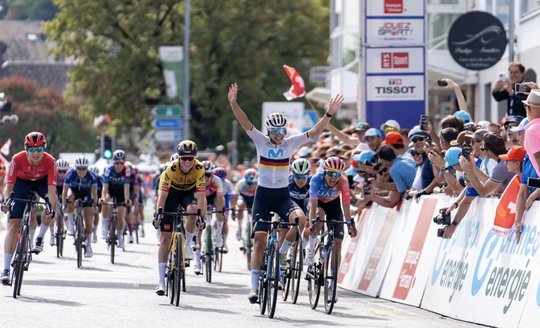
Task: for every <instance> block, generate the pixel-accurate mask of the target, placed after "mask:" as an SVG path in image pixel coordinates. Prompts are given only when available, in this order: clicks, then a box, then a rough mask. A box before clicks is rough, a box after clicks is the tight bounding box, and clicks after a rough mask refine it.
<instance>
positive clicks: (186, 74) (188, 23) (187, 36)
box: [184, 0, 191, 139]
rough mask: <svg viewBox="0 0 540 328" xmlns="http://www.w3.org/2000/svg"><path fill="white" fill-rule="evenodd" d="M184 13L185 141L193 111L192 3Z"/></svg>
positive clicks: (188, 1)
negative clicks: (191, 107) (190, 67)
mask: <svg viewBox="0 0 540 328" xmlns="http://www.w3.org/2000/svg"><path fill="white" fill-rule="evenodd" d="M185 3H186V9H185V13H184V21H185V26H184V139H189V130H190V125H191V124H190V120H191V111H190V108H189V107H190V103H189V89H190V88H189V42H190V40H189V39H190V30H191V1H190V0H185Z"/></svg>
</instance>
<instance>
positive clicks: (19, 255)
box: [6, 192, 52, 298]
mask: <svg viewBox="0 0 540 328" xmlns="http://www.w3.org/2000/svg"><path fill="white" fill-rule="evenodd" d="M13 195H14V193H11V196H10V197H9V198H8V200H7V201H6V204H9V207H10V208H11V207H12V206H13V205H14V204H15V201H20V202H25V203H26V205H25V208H24V214H23V219H22V226H21V230H20V231H19V234H18V235H17V247H16V248H15V249H16V250H15V254H14V256H13V259H12V260H11V266H12V267H13V273H12V274H11V279H10V285H12V286H13V298H17V296H19V295H21V287H22V283H23V276H24V271H28V268H29V266H30V262H31V261H32V251H31V249H30V247H31V245H30V217H31V212H32V208H34V206H37V205H38V204H43V205H45V206H46V210H45V213H46V214H47V215H50V214H51V213H52V210H51V204H50V202H49V199H48V198H47V197H45V198H44V200H45V201H44V202H40V201H38V199H39V195H38V194H37V193H35V192H30V194H29V198H28V199H25V198H14V197H13Z"/></svg>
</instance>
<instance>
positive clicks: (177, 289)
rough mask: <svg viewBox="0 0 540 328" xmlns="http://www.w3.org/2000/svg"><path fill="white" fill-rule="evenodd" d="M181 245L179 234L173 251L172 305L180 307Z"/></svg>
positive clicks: (182, 259) (182, 255) (182, 256)
mask: <svg viewBox="0 0 540 328" xmlns="http://www.w3.org/2000/svg"><path fill="white" fill-rule="evenodd" d="M182 246H183V243H182V237H181V234H179V233H178V234H177V235H176V251H175V253H176V254H175V258H174V272H175V275H174V288H175V291H174V292H175V296H176V297H175V300H174V305H176V306H178V305H180V291H181V290H182V276H183V272H182V266H183V261H184V254H183V249H182V248H183V247H182Z"/></svg>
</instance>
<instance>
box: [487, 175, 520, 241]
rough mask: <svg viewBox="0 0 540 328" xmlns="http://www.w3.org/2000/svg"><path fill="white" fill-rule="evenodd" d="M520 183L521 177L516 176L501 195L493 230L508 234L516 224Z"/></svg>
mask: <svg viewBox="0 0 540 328" xmlns="http://www.w3.org/2000/svg"><path fill="white" fill-rule="evenodd" d="M519 185H520V177H519V176H515V177H514V178H513V179H512V181H510V183H509V184H508V186H507V187H506V189H505V190H504V192H503V194H502V195H501V200H500V201H499V204H498V205H497V209H496V210H495V219H494V222H493V231H494V232H495V233H497V234H501V235H506V234H507V233H508V232H510V230H511V229H512V227H513V226H514V222H515V221H516V199H517V195H518V193H519Z"/></svg>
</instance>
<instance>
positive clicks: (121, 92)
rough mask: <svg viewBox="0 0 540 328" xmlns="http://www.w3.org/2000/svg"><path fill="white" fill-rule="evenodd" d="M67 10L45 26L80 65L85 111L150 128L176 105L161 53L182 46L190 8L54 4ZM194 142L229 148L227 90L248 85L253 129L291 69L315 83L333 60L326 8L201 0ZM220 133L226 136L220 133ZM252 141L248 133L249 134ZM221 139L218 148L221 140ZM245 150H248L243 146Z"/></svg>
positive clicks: (112, 0) (166, 0)
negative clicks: (317, 69)
mask: <svg viewBox="0 0 540 328" xmlns="http://www.w3.org/2000/svg"><path fill="white" fill-rule="evenodd" d="M55 4H56V5H57V6H58V7H59V8H60V12H59V13H58V14H57V16H56V17H55V19H54V20H53V21H51V22H50V23H48V24H47V25H46V29H47V31H48V33H49V38H50V39H51V40H54V41H57V42H58V47H57V49H56V54H57V55H59V56H72V57H75V58H77V59H78V60H79V61H80V64H79V65H77V66H76V67H75V68H74V69H73V71H72V74H71V78H72V86H73V90H74V93H73V96H80V95H83V96H85V97H86V99H87V106H85V110H88V111H89V112H90V113H93V114H94V115H96V114H101V113H108V114H110V115H111V116H112V117H113V118H115V119H116V122H118V124H120V125H122V126H124V127H129V126H132V125H137V126H143V127H145V128H148V127H149V120H148V113H149V110H150V109H151V107H152V105H153V104H156V103H167V102H169V100H167V99H166V98H165V85H164V82H163V77H162V76H163V75H162V67H161V65H160V62H159V57H158V47H159V46H161V45H176V44H181V42H182V40H183V10H184V4H183V3H179V2H178V1H172V0H160V1H156V0H145V1H139V2H137V3H136V4H135V3H133V2H132V1H127V0H99V1H83V0H55ZM192 6H193V7H192V29H191V45H190V57H191V68H190V69H191V102H192V108H191V113H192V118H193V119H192V120H191V123H192V135H193V136H194V137H193V139H195V141H197V142H198V143H199V144H200V147H201V148H205V147H207V146H208V147H214V146H216V145H217V144H222V143H225V142H227V141H228V140H230V136H231V132H230V128H229V127H230V126H231V124H230V123H231V121H232V119H233V116H232V113H231V111H230V109H229V106H228V103H227V90H228V85H229V84H230V83H231V82H233V81H237V82H238V83H239V84H240V103H241V105H242V107H243V108H244V109H245V110H246V111H247V113H248V115H249V117H250V118H251V119H252V120H253V123H254V124H256V125H258V122H260V120H261V115H260V112H261V106H262V102H263V101H276V100H284V99H283V96H282V93H283V92H284V91H285V90H287V89H288V88H289V86H290V84H289V81H288V79H287V77H286V75H285V74H284V73H283V69H282V65H283V64H287V65H291V66H295V67H296V68H297V70H298V71H300V72H301V73H303V74H304V76H305V77H307V72H308V69H309V67H311V66H313V65H324V64H325V63H326V57H327V54H328V46H327V45H328V35H327V34H328V7H327V4H326V2H325V1H314V0H299V1H285V0H273V1H265V2H259V1H252V0H227V1H218V0H198V1H192ZM215 127H220V128H217V129H216V128H215ZM241 136H242V137H243V140H244V141H245V140H246V139H245V135H244V134H241ZM217 140H219V142H218V141H217ZM243 149H247V148H246V147H243Z"/></svg>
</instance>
